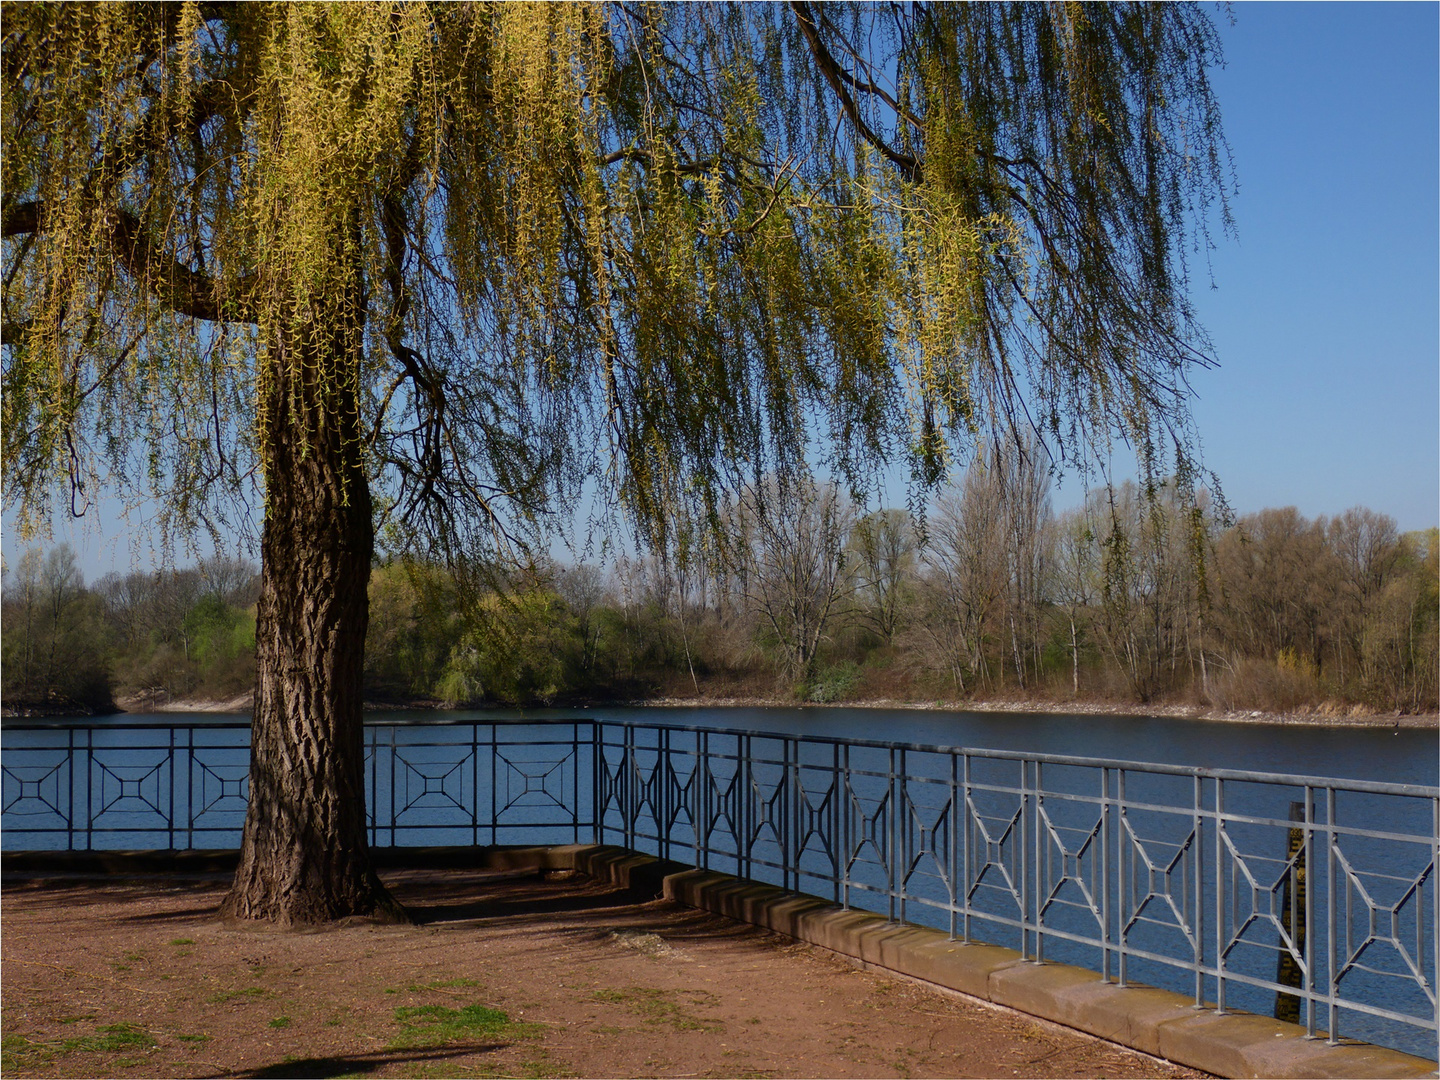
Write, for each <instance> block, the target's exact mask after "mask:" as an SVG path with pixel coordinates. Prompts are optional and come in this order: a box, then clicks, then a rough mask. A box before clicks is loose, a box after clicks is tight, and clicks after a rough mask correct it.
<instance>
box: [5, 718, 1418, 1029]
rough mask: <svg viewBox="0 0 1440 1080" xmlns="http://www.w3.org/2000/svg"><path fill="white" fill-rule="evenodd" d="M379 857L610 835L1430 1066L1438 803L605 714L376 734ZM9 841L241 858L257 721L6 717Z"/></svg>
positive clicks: (369, 740)
mask: <svg viewBox="0 0 1440 1080" xmlns="http://www.w3.org/2000/svg"><path fill="white" fill-rule="evenodd" d="M364 746H365V759H366V764H365V768H366V788H367V790H366V797H367V815H368V826H369V838H370V842H371V844H372V845H374V846H376V847H403V846H410V845H422V844H423V845H431V844H497V843H557V842H581V841H594V842H615V843H620V844H623V845H625V846H627V847H631V848H635V849H637V850H641V851H648V852H651V853H653V854H656V855H659V856H662V857H665V858H673V859H678V860H683V861H686V862H689V863H693V864H694V865H696V866H700V867H705V868H710V869H716V870H724V871H727V872H731V873H735V874H738V875H740V876H742V877H750V878H756V879H760V880H765V881H770V882H773V883H775V884H779V885H782V886H785V887H788V888H793V889H798V890H802V891H807V892H813V893H820V894H823V895H828V896H830V897H831V898H832V899H834V900H835V901H836V902H837V903H840V904H843V905H847V906H849V905H854V906H859V907H865V908H868V909H872V910H877V911H879V912H881V913H882V914H884V915H886V916H887V917H889V918H892V919H901V920H904V919H908V920H911V921H917V922H923V923H928V924H930V925H935V926H938V927H940V928H941V929H946V930H948V932H949V933H950V934H951V936H952V937H954V938H955V939H957V940H967V941H968V940H976V941H979V940H985V941H989V942H992V943H995V944H1003V945H1009V946H1011V947H1013V948H1016V949H1017V950H1018V951H1020V952H1021V953H1022V954H1023V955H1024V956H1026V957H1028V958H1030V959H1032V960H1035V961H1037V962H1043V961H1046V960H1058V961H1064V962H1067V963H1075V964H1080V965H1082V966H1088V967H1091V968H1092V969H1094V970H1096V971H1097V972H1099V974H1100V975H1101V977H1103V978H1106V979H1113V980H1116V981H1118V982H1119V983H1121V984H1126V983H1130V982H1136V981H1143V982H1146V983H1151V984H1156V985H1164V986H1168V987H1170V988H1172V989H1181V990H1182V991H1183V992H1185V993H1187V994H1189V995H1190V996H1191V997H1192V998H1193V1000H1194V1002H1195V1004H1196V1006H1197V1007H1208V1008H1215V1009H1217V1010H1219V1011H1222V1012H1223V1011H1228V1010H1231V1009H1236V1008H1243V1009H1246V1010H1249V1011H1260V1012H1271V1011H1275V1012H1276V1013H1277V1015H1278V1014H1282V1013H1283V1014H1285V1015H1289V1016H1290V1017H1292V1018H1294V1019H1296V1020H1298V1022H1300V1023H1302V1024H1304V1025H1305V1026H1306V1028H1307V1030H1308V1031H1309V1032H1310V1033H1311V1034H1312V1035H1317V1036H1318V1035H1324V1036H1326V1037H1328V1038H1329V1039H1330V1040H1331V1041H1334V1040H1337V1039H1339V1038H1341V1037H1342V1036H1353V1037H1359V1038H1363V1039H1365V1040H1367V1041H1371V1042H1379V1043H1384V1044H1388V1045H1392V1046H1396V1047H1398V1048H1400V1049H1406V1050H1409V1051H1411V1052H1418V1053H1424V1054H1426V1055H1427V1056H1435V1055H1436V1050H1437V1039H1440V1024H1437V1020H1436V1017H1437V1005H1436V969H1437V966H1440V922H1437V911H1436V862H1437V840H1436V837H1437V832H1440V788H1436V787H1428V786H1424V785H1415V784H1387V783H1381V782H1374V781H1359V780H1354V781H1352V780H1335V779H1332V778H1326V777H1316V776H1296V775H1287V774H1280V773H1271V772H1253V771H1251V772H1247V771H1243V770H1231V769H1201V768H1188V767H1184V766H1175V765H1164V764H1140V763H1135V762H1126V761H1116V760H1108V759H1098V758H1087V757H1076V756H1061V755H1037V754H1028V753H1023V752H1014V751H989V750H985V751H981V750H973V749H966V748H959V747H947V746H943V745H927V744H912V743H902V742H890V741H883V740H855V739H839V738H833V737H827V736H808V735H790V734H777V733H774V732H766V731H755V730H738V731H737V730H722V729H714V728H706V727H696V726H672V725H664V724H656V723H647V722H639V721H607V720H592V719H587V718H570V719H543V720H528V719H527V720H506V719H496V720H494V721H489V722H479V721H476V720H475V719H474V718H473V717H472V718H465V719H455V718H448V717H436V718H433V719H432V718H414V719H405V720H398V721H386V722H384V723H376V724H367V725H366V727H365V737H364ZM3 749H4V757H3V762H0V772H3V780H4V797H3V820H0V827H3V844H4V847H5V848H6V849H7V850H18V849H24V848H29V849H34V848H54V849H58V848H69V849H92V848H117V847H128V848H145V847H150V848H154V847H167V848H196V847H229V846H235V845H236V844H237V843H238V838H239V830H240V828H241V826H242V824H243V820H244V812H245V804H246V799H247V797H248V791H249V776H248V773H249V725H248V724H236V723H233V722H228V723H227V722H219V723H202V724H188V723H187V724H176V725H157V724H154V723H148V724H132V723H106V724H95V725H76V724H73V723H23V724H7V725H6V726H5V727H4V730H3Z"/></svg>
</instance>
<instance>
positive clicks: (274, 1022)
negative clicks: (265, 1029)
mask: <svg viewBox="0 0 1440 1080" xmlns="http://www.w3.org/2000/svg"><path fill="white" fill-rule="evenodd" d="M270 1026H271V1027H272V1028H275V1029H276V1030H277V1031H279V1030H281V1029H283V1028H288V1027H289V1026H290V1017H288V1016H273V1017H271V1018H270Z"/></svg>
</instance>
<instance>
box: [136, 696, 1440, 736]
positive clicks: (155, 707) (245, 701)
mask: <svg viewBox="0 0 1440 1080" xmlns="http://www.w3.org/2000/svg"><path fill="white" fill-rule="evenodd" d="M117 704H118V705H119V706H120V708H121V711H123V712H128V713H187V712H188V713H241V714H249V713H251V712H252V711H253V710H254V706H255V695H254V694H253V693H252V692H246V693H244V694H237V695H236V696H235V697H233V698H229V699H226V700H216V699H212V698H176V699H164V700H161V699H157V698H156V697H153V696H135V697H128V698H124V699H122V700H120V701H119V702H117ZM415 704H416V707H418V706H419V705H420V703H415ZM426 704H429V705H431V707H433V703H426ZM604 704H613V703H599V702H597V703H595V704H594V705H592V706H589V707H592V708H602V707H603V706H604ZM624 704H625V705H627V706H643V705H651V706H657V707H665V708H683V709H714V708H726V707H741V708H794V707H797V706H804V707H807V708H817V709H825V708H842V709H917V710H919V709H942V710H954V711H957V712H1002V713H1066V714H1070V715H1079V716H1173V717H1180V718H1184V719H1190V720H1213V721H1220V722H1224V723H1239V724H1305V725H1312V726H1316V727H1388V728H1421V729H1425V728H1429V729H1440V714H1437V713H1416V714H1407V715H1401V714H1398V713H1393V712H1391V713H1372V712H1366V711H1364V710H1363V709H1362V708H1360V707H1359V706H1354V707H1336V706H1329V707H1324V706H1322V707H1321V708H1318V709H1314V710H1310V711H1307V712H1294V713H1273V712H1261V711H1259V710H1239V711H1233V710H1224V709H1215V708H1208V707H1205V706H1201V705H1139V704H1125V703H1119V704H1117V703H1115V702H1095V701H892V700H878V701H845V702H836V703H835V704H833V705H808V706H806V705H804V703H803V702H796V701H793V700H786V699H783V698H762V697H753V698H749V697H747V698H653V699H650V700H643V701H629V702H625V703H624ZM400 707H401V706H398V705H367V706H366V708H373V709H392V708H400Z"/></svg>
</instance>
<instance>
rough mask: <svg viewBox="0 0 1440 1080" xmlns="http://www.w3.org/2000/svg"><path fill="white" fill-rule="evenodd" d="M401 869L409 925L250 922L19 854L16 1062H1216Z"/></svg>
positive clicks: (539, 1065)
mask: <svg viewBox="0 0 1440 1080" xmlns="http://www.w3.org/2000/svg"><path fill="white" fill-rule="evenodd" d="M385 876H386V879H387V882H388V884H390V885H391V887H392V888H393V889H394V890H395V893H396V895H397V896H398V897H399V899H400V900H401V901H402V902H403V903H405V904H406V905H407V907H408V908H409V909H410V911H411V912H412V914H413V915H414V917H415V919H416V924H415V925H413V926H377V925H373V924H370V923H363V922H361V923H355V924H352V925H345V926H337V927H333V928H329V929H326V930H323V931H318V932H313V933H284V932H276V931H271V930H256V929H253V928H237V927H234V926H231V925H227V924H225V923H222V922H221V921H219V919H218V918H217V916H216V911H217V909H218V906H219V903H220V899H221V897H222V896H223V895H224V891H225V888H226V885H227V881H226V880H225V879H223V878H220V877H213V876H212V877H203V878H201V877H190V878H180V877H175V876H164V877H162V876H154V877H145V878H129V879H117V878H107V879H96V878H89V879H80V878H70V879H63V878H58V877H51V878H38V877H29V878H27V877H20V876H7V878H6V880H5V882H4V893H3V914H0V918H3V937H0V952H3V972H0V974H3V983H0V997H3V1025H0V1026H3V1040H4V1062H3V1068H0V1071H3V1073H4V1075H5V1076H7V1077H11V1076H165V1077H201V1076H248V1077H307V1076H376V1077H447V1076H455V1077H473V1076H484V1077H489V1076H534V1077H549V1076H613V1077H621V1076H627V1077H628V1076H656V1077H662V1076H663V1077H716V1076H731V1077H809V1076H832V1077H867V1076H902V1077H905V1076H916V1077H919V1076H988V1077H1006V1078H1011V1077H1021V1076H1025V1077H1052V1076H1066V1077H1141V1076H1154V1077H1172V1076H1173V1077H1179V1076H1189V1077H1194V1076H1200V1075H1203V1074H1200V1073H1196V1072H1193V1071H1190V1070H1185V1069H1180V1068H1177V1067H1175V1066H1171V1065H1169V1064H1167V1063H1165V1062H1162V1061H1158V1060H1156V1059H1154V1058H1149V1057H1146V1056H1144V1055H1141V1054H1137V1053H1134V1052H1131V1051H1129V1050H1125V1049H1122V1048H1119V1047H1116V1046H1114V1045H1112V1044H1109V1043H1105V1042H1101V1041H1099V1040H1097V1039H1093V1038H1090V1037H1089V1036H1086V1035H1082V1034H1080V1033H1078V1032H1072V1031H1069V1030H1067V1029H1063V1028H1059V1027H1056V1026H1054V1025H1050V1024H1046V1023H1043V1022H1040V1021H1036V1020H1033V1019H1031V1018H1029V1017H1025V1016H1022V1015H1021V1014H1018V1013H1014V1012H1010V1011H1008V1010H1002V1009H997V1008H995V1007H993V1006H989V1005H983V1004H980V1003H978V1002H974V1001H971V1000H969V999H964V998H960V997H958V996H950V995H944V994H942V993H940V992H937V991H934V990H931V989H929V988H926V987H921V986H918V985H915V984H913V983H909V982H905V981H902V980H900V979H898V978H894V977H890V976H886V975H882V974H875V973H870V972H864V971H859V970H857V969H855V968H854V967H852V966H850V965H849V964H848V963H845V962H842V961H840V960H838V959H836V958H834V957H832V956H831V955H830V954H828V953H824V952H822V951H820V950H817V949H815V948H813V947H810V946H806V945H797V944H795V943H794V942H791V941H790V940H789V939H786V938H782V937H779V936H777V935H774V934H770V933H767V932H763V931H760V930H757V929H755V928H753V927H749V926H744V925H741V924H737V923H733V922H730V921H728V920H726V919H722V918H719V917H716V916H713V915H710V914H708V913H706V912H701V911H696V910H693V909H690V908H684V907H680V906H678V905H675V904H672V903H668V902H666V901H663V900H649V899H647V898H645V897H643V896H637V895H636V894H634V893H627V892H624V891H621V890H618V889H615V888H612V887H609V886H604V885H600V884H598V883H595V882H593V881H590V880H589V879H587V878H583V877H576V876H574V875H571V874H569V873H563V874H556V873H551V874H548V875H544V876H539V875H535V874H527V875H505V874H495V873H481V872H475V871H459V870H445V871H396V872H391V873H388V874H386V875H385Z"/></svg>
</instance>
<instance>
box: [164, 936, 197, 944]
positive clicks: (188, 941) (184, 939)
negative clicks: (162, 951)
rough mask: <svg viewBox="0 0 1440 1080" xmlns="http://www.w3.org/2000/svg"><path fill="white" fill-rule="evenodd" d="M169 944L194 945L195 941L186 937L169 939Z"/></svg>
mask: <svg viewBox="0 0 1440 1080" xmlns="http://www.w3.org/2000/svg"><path fill="white" fill-rule="evenodd" d="M170 944H171V945H194V944H195V939H194V938H188V937H177V938H171V939H170Z"/></svg>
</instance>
